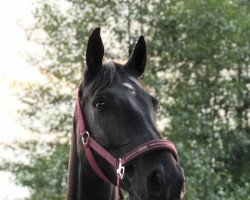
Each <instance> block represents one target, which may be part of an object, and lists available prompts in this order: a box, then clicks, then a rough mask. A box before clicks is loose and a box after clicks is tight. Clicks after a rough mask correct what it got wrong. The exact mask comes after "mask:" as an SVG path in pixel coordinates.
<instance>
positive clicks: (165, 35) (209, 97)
mask: <svg viewBox="0 0 250 200" xmlns="http://www.w3.org/2000/svg"><path fill="white" fill-rule="evenodd" d="M62 2H64V3H63V4H62ZM249 10H250V3H249V1H247V0H245V1H244V0H230V1H229V0H201V1H199V0H185V1H184V0H169V1H166V0H157V1H149V0H134V1H131V0H120V1H118V0H105V1H98V0H86V1H83V0H64V1H59V0H57V1H53V2H52V1H40V0H36V4H35V9H34V13H33V14H34V17H35V24H34V26H33V27H31V28H30V29H29V30H28V31H27V34H28V37H29V39H31V40H35V41H36V42H37V43H40V44H41V45H42V46H43V49H44V52H45V53H44V56H43V57H39V58H37V57H32V58H31V59H30V60H31V62H33V65H34V67H37V68H38V69H39V70H40V71H41V73H42V74H43V75H44V76H45V77H46V79H47V80H48V81H47V82H46V83H43V84H42V85H39V84H37V85H27V86H26V87H25V91H26V92H25V94H23V95H22V96H21V100H22V102H23V103H25V105H26V109H24V110H22V111H21V113H20V114H21V116H22V119H23V120H22V121H23V124H25V125H26V127H27V128H29V129H31V130H32V131H33V132H36V133H39V134H41V135H46V134H53V135H55V137H56V138H57V139H56V140H53V142H52V143H51V142H48V143H44V144H41V143H39V142H30V143H26V144H20V145H19V146H17V147H16V148H15V149H16V150H18V151H24V152H26V153H27V158H28V160H30V162H28V163H12V162H5V166H6V168H7V169H9V170H10V171H12V172H13V173H14V174H15V175H16V180H17V182H18V183H20V184H21V185H24V186H28V187H29V188H30V189H31V191H32V193H31V194H32V195H31V197H30V198H29V199H63V197H64V196H65V185H66V171H67V157H68V146H69V144H68V141H69V135H70V131H71V121H72V113H73V110H74V101H75V93H76V88H77V85H78V83H79V81H80V78H81V75H82V71H83V68H84V66H85V61H84V52H85V50H86V43H87V39H88V36H89V34H90V32H91V31H92V30H93V29H94V28H95V27H97V26H101V27H102V36H103V38H104V44H105V47H106V58H117V59H122V60H124V59H127V57H128V54H129V52H130V51H131V47H132V46H133V44H134V42H135V41H136V38H137V37H138V36H139V35H140V34H143V35H145V37H146V40H147V44H148V68H147V72H146V74H145V76H144V81H145V84H146V87H147V88H148V89H149V91H150V92H152V93H153V94H156V96H157V97H158V98H159V100H160V103H161V108H160V111H159V115H158V118H159V124H160V126H161V129H162V133H163V134H164V135H165V136H167V137H169V138H171V139H172V140H173V141H174V142H175V143H176V144H177V148H178V150H179V154H180V159H181V165H182V166H183V168H184V170H185V175H186V195H185V199H187V200H188V199H192V200H194V199H202V200H204V199H209V200H217V199H218V200H223V199H227V200H228V199H231V200H234V199H235V200H236V199H237V200H239V199H247V198H249V195H250V134H249V133H250V107H249V105H250V37H249V36H250V12H249ZM41 35H42V37H41ZM41 137H42V136H41ZM39 149H46V150H45V152H43V153H39Z"/></svg>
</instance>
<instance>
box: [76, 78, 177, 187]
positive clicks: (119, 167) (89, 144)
mask: <svg viewBox="0 0 250 200" xmlns="http://www.w3.org/2000/svg"><path fill="white" fill-rule="evenodd" d="M81 85H82V83H81V84H80V86H79V89H78V95H77V102H76V111H77V121H78V125H79V131H80V136H81V137H82V143H83V148H84V150H85V154H86V156H87V159H88V161H89V164H90V165H91V167H92V169H93V171H95V173H96V174H97V175H98V176H99V177H100V178H102V179H103V180H105V181H106V182H108V183H110V184H113V183H112V182H111V181H110V180H109V179H108V178H107V176H106V175H105V174H104V173H103V171H102V170H101V169H100V167H99V166H98V164H97V163H96V161H95V158H94V156H93V154H92V151H91V149H92V150H94V151H95V152H96V153H97V154H98V155H100V156H101V157H102V158H104V159H105V160H106V161H107V162H108V163H109V164H110V165H111V166H112V167H113V168H115V169H116V173H117V176H116V177H117V178H116V186H117V188H118V191H119V189H120V180H121V179H122V178H123V176H124V173H125V165H126V164H127V163H128V162H129V161H131V160H133V159H134V158H137V157H139V156H142V155H145V154H147V153H149V152H152V151H156V150H159V149H161V150H168V151H171V152H172V153H173V156H174V158H175V160H176V161H177V162H179V157H178V154H177V150H176V147H175V145H174V144H173V143H172V142H171V141H169V140H167V139H153V140H150V141H147V142H145V143H143V144H141V145H139V146H138V147H136V148H134V149H132V150H131V151H130V152H128V153H127V154H126V155H125V156H123V157H121V158H115V157H114V156H113V155H111V154H110V153H109V152H108V151H107V150H106V149H104V148H103V147H102V146H101V145H100V144H98V143H97V142H96V141H95V140H94V139H93V138H92V137H91V136H90V134H89V132H88V131H87V130H86V128H85V125H84V118H83V115H82V111H81V106H80V89H81ZM113 185H114V184H113Z"/></svg>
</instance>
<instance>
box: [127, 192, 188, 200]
mask: <svg viewBox="0 0 250 200" xmlns="http://www.w3.org/2000/svg"><path fill="white" fill-rule="evenodd" d="M183 196H184V190H183V191H182V192H181V194H180V197H179V198H175V199H170V198H169V197H168V195H167V196H166V197H160V198H152V197H150V196H145V194H142V195H140V194H137V193H136V192H129V200H182V199H183Z"/></svg>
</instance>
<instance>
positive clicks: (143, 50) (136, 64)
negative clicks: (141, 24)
mask: <svg viewBox="0 0 250 200" xmlns="http://www.w3.org/2000/svg"><path fill="white" fill-rule="evenodd" d="M146 62H147V47H146V42H145V40H144V37H143V36H140V38H139V39H138V41H137V43H136V45H135V47H134V50H133V52H132V54H131V55H130V57H129V60H128V62H127V63H126V64H125V66H124V67H125V68H127V69H129V70H130V71H132V73H134V74H135V75H136V76H137V77H140V76H141V75H142V74H143V72H144V70H145V68H146Z"/></svg>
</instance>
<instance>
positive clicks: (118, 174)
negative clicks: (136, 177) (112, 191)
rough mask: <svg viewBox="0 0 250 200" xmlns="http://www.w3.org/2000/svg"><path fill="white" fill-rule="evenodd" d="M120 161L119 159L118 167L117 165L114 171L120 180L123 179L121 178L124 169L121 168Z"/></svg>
mask: <svg viewBox="0 0 250 200" xmlns="http://www.w3.org/2000/svg"><path fill="white" fill-rule="evenodd" d="M121 161H122V159H121V158H119V165H118V168H117V169H116V173H117V176H118V177H119V178H120V179H123V176H124V174H125V167H124V166H122V162H121Z"/></svg>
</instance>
